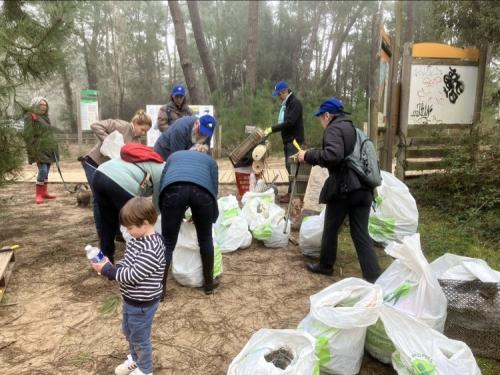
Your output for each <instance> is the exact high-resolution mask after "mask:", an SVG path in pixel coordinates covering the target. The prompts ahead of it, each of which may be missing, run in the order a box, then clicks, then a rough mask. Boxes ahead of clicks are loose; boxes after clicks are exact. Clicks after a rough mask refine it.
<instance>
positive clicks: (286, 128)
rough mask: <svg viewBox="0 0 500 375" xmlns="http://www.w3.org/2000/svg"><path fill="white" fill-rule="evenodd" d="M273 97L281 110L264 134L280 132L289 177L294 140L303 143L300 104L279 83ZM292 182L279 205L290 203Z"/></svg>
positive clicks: (285, 86)
mask: <svg viewBox="0 0 500 375" xmlns="http://www.w3.org/2000/svg"><path fill="white" fill-rule="evenodd" d="M273 96H277V97H278V98H279V99H280V101H281V108H280V112H279V115H278V123H277V124H276V125H274V126H271V127H269V128H267V129H265V131H264V132H265V134H266V135H268V134H271V133H275V132H281V139H282V140H283V151H284V153H285V166H286V170H287V171H288V174H289V175H290V159H289V158H290V156H291V155H293V154H295V153H296V150H295V148H294V146H293V143H292V142H293V140H294V139H295V140H296V141H297V142H298V143H299V145H302V144H303V143H304V121H303V120H302V103H301V102H300V100H299V99H297V98H296V97H295V95H294V93H293V92H292V91H291V90H290V89H289V87H288V83H286V82H285V81H280V82H278V83H276V86H274V91H273ZM291 191H292V182H291V181H290V183H289V184H288V193H287V194H285V195H283V196H282V197H280V203H288V202H289V201H290V192H291Z"/></svg>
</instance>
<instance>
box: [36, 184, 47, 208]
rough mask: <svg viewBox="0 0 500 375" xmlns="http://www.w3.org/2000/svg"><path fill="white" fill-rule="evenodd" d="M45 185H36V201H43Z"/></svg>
mask: <svg viewBox="0 0 500 375" xmlns="http://www.w3.org/2000/svg"><path fill="white" fill-rule="evenodd" d="M44 186H45V185H38V184H36V185H35V203H36V204H40V203H43V188H44Z"/></svg>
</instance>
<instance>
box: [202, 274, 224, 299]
mask: <svg viewBox="0 0 500 375" xmlns="http://www.w3.org/2000/svg"><path fill="white" fill-rule="evenodd" d="M219 285H220V277H216V278H215V279H214V280H213V282H212V287H209V286H208V285H207V284H205V285H204V290H205V294H206V295H209V294H212V293H213V292H214V290H215V289H217V288H218V287H219Z"/></svg>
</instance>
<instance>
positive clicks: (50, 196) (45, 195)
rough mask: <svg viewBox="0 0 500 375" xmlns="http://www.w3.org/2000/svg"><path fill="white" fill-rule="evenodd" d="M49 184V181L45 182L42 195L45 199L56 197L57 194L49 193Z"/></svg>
mask: <svg viewBox="0 0 500 375" xmlns="http://www.w3.org/2000/svg"><path fill="white" fill-rule="evenodd" d="M47 185H48V182H46V183H44V184H43V194H42V197H44V198H45V199H56V196H55V195H52V194H49V192H48V191H47Z"/></svg>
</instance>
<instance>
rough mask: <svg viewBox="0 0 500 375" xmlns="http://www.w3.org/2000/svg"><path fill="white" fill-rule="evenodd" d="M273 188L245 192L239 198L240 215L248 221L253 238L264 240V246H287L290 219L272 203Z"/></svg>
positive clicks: (273, 197) (273, 198)
mask: <svg viewBox="0 0 500 375" xmlns="http://www.w3.org/2000/svg"><path fill="white" fill-rule="evenodd" d="M274 200H275V196H274V190H273V189H269V190H267V191H265V192H263V193H257V192H246V193H245V195H243V198H242V199H241V202H242V203H243V208H242V209H241V216H242V217H243V218H245V220H246V221H247V222H248V225H249V228H250V232H252V236H253V238H255V239H257V240H261V241H263V242H264V246H266V247H274V248H277V247H287V246H288V239H289V237H290V221H288V222H287V221H286V219H285V210H283V209H282V208H281V207H280V206H278V205H277V204H275V203H274Z"/></svg>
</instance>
